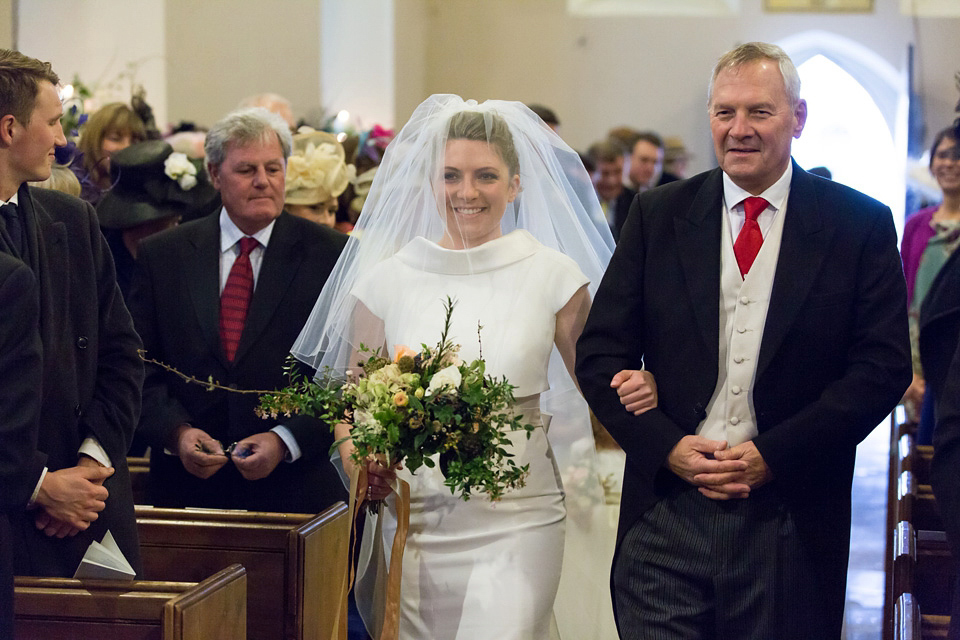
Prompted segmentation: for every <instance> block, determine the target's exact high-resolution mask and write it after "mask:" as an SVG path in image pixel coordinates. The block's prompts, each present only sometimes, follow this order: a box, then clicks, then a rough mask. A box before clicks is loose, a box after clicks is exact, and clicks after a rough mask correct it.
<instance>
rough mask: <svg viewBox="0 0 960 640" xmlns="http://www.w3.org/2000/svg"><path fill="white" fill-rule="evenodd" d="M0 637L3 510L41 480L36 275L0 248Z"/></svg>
mask: <svg viewBox="0 0 960 640" xmlns="http://www.w3.org/2000/svg"><path fill="white" fill-rule="evenodd" d="M0 309H3V312H2V314H0V437H2V440H0V638H12V637H13V569H12V567H11V563H12V548H13V542H12V540H11V539H10V520H9V517H8V515H7V514H8V512H11V511H14V512H16V511H23V509H25V508H26V506H27V501H28V500H29V499H30V495H31V494H32V493H33V490H34V487H36V486H37V483H38V482H39V481H40V475H41V473H42V471H43V464H42V463H38V462H37V461H36V460H35V458H34V451H36V448H37V424H38V423H37V420H38V418H39V416H40V374H41V368H40V334H39V333H38V331H37V329H38V327H39V309H38V307H37V291H36V279H35V278H34V277H33V273H32V272H31V271H30V268H29V267H28V266H27V265H25V264H23V263H22V262H20V261H19V260H17V259H16V258H14V257H13V256H9V255H7V254H6V253H2V252H0Z"/></svg>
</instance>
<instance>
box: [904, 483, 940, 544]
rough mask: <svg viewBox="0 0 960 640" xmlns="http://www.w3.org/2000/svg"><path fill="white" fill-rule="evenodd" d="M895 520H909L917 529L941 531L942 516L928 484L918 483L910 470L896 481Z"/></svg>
mask: <svg viewBox="0 0 960 640" xmlns="http://www.w3.org/2000/svg"><path fill="white" fill-rule="evenodd" d="M896 513H897V522H903V521H906V522H909V523H910V524H911V525H912V526H913V528H914V529H916V530H918V531H943V530H944V525H943V518H942V517H941V516H940V508H939V507H938V506H937V500H936V498H935V497H934V495H933V489H932V488H931V486H930V485H929V484H919V483H918V482H917V481H916V478H915V476H914V474H913V472H912V471H904V472H903V473H901V474H900V480H899V482H898V483H897V510H896Z"/></svg>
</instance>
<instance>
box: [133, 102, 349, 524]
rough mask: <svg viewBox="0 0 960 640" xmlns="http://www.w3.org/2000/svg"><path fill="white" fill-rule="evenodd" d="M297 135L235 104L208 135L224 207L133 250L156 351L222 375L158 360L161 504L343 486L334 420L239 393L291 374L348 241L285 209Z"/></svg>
mask: <svg viewBox="0 0 960 640" xmlns="http://www.w3.org/2000/svg"><path fill="white" fill-rule="evenodd" d="M292 146H293V140H292V138H291V135H290V131H289V129H288V128H287V125H286V123H285V122H284V121H283V119H282V118H280V117H279V116H277V115H276V114H272V113H270V112H269V111H267V110H266V109H260V108H253V109H241V110H238V111H235V112H233V113H231V114H229V115H228V116H226V117H225V118H224V119H223V120H221V121H220V122H219V123H217V124H215V125H214V126H213V127H212V128H211V129H210V132H209V133H208V134H207V141H206V147H205V151H206V158H207V171H208V173H209V174H210V178H211V181H212V183H213V186H214V187H215V188H216V189H217V190H218V191H219V192H220V196H221V200H222V202H223V207H222V209H221V210H220V213H219V214H218V215H209V216H206V217H204V218H200V219H199V220H195V221H193V222H189V223H185V224H181V225H179V226H177V227H174V228H173V229H168V230H166V231H163V232H161V233H158V234H155V235H153V236H151V237H149V238H147V239H146V240H144V241H143V242H142V243H141V245H140V249H139V251H138V252H137V263H138V268H137V273H136V276H135V278H134V285H133V291H132V293H131V296H130V300H129V303H130V308H131V311H132V314H133V317H134V321H135V323H136V327H137V330H138V331H139V332H140V335H141V336H142V338H143V341H144V348H145V349H146V354H147V357H148V358H151V359H154V360H156V361H159V362H162V363H165V364H166V365H169V366H172V367H174V368H176V369H177V370H178V371H180V372H182V373H184V374H187V375H190V376H194V377H195V378H197V379H199V380H202V381H208V380H215V381H217V382H219V383H220V384H222V385H223V386H224V387H226V388H217V389H214V390H208V389H207V387H206V386H205V385H196V384H188V383H186V382H184V381H183V380H182V379H181V378H179V377H178V376H176V375H175V374H174V373H172V372H170V371H168V370H166V369H164V368H161V367H160V366H156V365H148V373H147V379H146V381H145V382H144V408H143V412H142V414H141V417H140V424H139V429H140V430H141V432H142V433H143V435H144V437H145V438H146V440H147V441H148V442H149V444H150V446H151V459H150V483H149V489H150V493H151V499H152V501H153V503H154V504H155V505H157V506H168V507H213V508H229V509H249V510H259V511H288V512H299V513H317V512H319V511H321V510H323V509H325V508H326V507H328V506H330V505H331V504H332V503H334V502H336V501H337V500H341V499H344V498H345V497H346V492H345V490H344V488H343V486H342V484H341V483H340V480H339V478H338V476H337V473H336V470H335V469H334V467H333V465H331V464H330V463H329V461H328V456H329V448H330V445H331V444H332V442H333V438H332V435H331V434H330V431H329V429H328V428H327V427H326V426H324V425H323V424H322V423H321V422H320V421H318V420H316V419H314V418H311V417H308V416H302V415H295V416H292V417H287V416H278V417H273V418H269V419H261V418H260V417H258V416H257V415H256V413H255V411H254V410H255V408H256V406H257V394H256V393H238V392H239V391H243V390H272V389H278V388H281V387H283V386H285V385H286V384H287V382H288V379H287V374H286V372H285V370H284V364H285V362H286V358H287V354H288V353H289V352H290V347H291V345H292V344H293V341H294V340H295V339H296V337H297V335H298V334H299V333H300V329H301V327H302V326H303V324H304V322H305V321H306V319H307V316H308V315H309V314H310V311H311V309H312V308H313V304H314V302H315V301H316V299H317V296H318V295H319V293H320V290H321V288H322V287H323V284H324V282H325V281H326V278H327V276H328V274H329V273H330V270H331V269H332V268H333V265H334V263H335V262H336V261H337V257H338V256H339V255H340V251H341V249H342V248H343V246H344V244H345V242H346V236H344V235H342V234H340V233H337V232H336V231H333V230H332V229H328V228H326V227H322V226H320V225H317V224H314V223H312V222H309V221H307V220H303V219H302V218H297V217H296V216H292V215H290V214H288V213H284V212H283V202H284V200H283V199H284V175H285V172H286V168H287V158H288V157H289V155H290V151H291V148H292ZM307 373H308V374H309V373H311V372H307ZM234 390H236V391H237V392H234ZM234 443H235V444H234ZM230 445H233V446H230Z"/></svg>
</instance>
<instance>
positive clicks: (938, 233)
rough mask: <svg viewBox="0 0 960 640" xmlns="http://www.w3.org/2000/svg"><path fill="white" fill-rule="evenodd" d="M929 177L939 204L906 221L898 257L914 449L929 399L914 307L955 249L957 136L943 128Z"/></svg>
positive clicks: (958, 226) (928, 419) (959, 228)
mask: <svg viewBox="0 0 960 640" xmlns="http://www.w3.org/2000/svg"><path fill="white" fill-rule="evenodd" d="M930 172H931V173H932V174H933V177H934V178H935V179H936V181H937V184H938V185H940V189H941V190H942V191H943V202H941V203H940V204H938V205H934V206H932V207H927V208H926V209H921V210H920V211H917V212H916V213H914V214H913V215H912V216H910V217H909V218H908V219H907V224H906V226H905V227H904V230H903V242H902V244H901V249H900V255H901V257H902V259H903V273H904V277H905V278H906V280H907V304H908V305H909V308H910V343H911V346H912V351H913V382H912V383H911V384H910V387H909V388H908V389H907V392H906V393H905V394H904V396H903V402H904V404H905V405H906V407H907V411H908V412H909V413H910V414H911V415H912V416H913V417H914V418H916V419H919V422H920V427H919V430H918V433H917V442H918V443H919V444H930V443H931V441H932V438H933V424H934V420H933V398H932V396H931V395H930V394H929V393H927V392H926V381H925V379H924V374H923V367H922V365H921V362H920V350H919V342H918V341H919V318H920V307H921V305H922V304H923V301H924V298H925V297H926V295H927V292H928V291H929V290H930V287H931V285H932V284H933V281H934V279H935V278H936V277H937V274H938V273H939V272H940V270H941V269H942V268H943V265H944V263H945V262H946V261H947V258H949V257H950V254H952V253H953V251H954V249H956V248H957V245H958V244H960V147H958V139H957V132H956V130H955V129H954V128H953V127H948V128H946V129H944V130H942V131H940V132H939V133H937V135H936V136H935V137H934V139H933V146H932V147H931V148H930Z"/></svg>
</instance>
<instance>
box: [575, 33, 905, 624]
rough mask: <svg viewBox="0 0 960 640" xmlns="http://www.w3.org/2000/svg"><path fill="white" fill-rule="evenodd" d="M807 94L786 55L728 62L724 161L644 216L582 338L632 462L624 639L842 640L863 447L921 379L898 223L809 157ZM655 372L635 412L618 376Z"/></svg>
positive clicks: (586, 360)
mask: <svg viewBox="0 0 960 640" xmlns="http://www.w3.org/2000/svg"><path fill="white" fill-rule="evenodd" d="M799 89H800V81H799V77H798V76H797V73H796V69H795V68H794V66H793V64H792V62H791V61H790V59H789V58H788V57H787V56H786V54H784V53H783V51H782V50H780V49H779V48H778V47H775V46H771V45H766V44H763V43H749V44H746V45H742V46H740V47H738V48H737V49H735V50H733V51H731V52H730V53H728V54H726V55H725V56H723V57H722V58H721V59H720V61H719V62H718V64H717V66H716V68H715V69H714V74H713V80H712V83H711V95H710V98H709V100H708V110H709V117H710V125H711V132H712V135H713V140H714V146H715V151H716V154H717V160H718V163H719V165H720V168H718V169H715V170H713V171H710V172H707V173H704V174H701V175H699V176H696V177H694V178H691V179H689V180H685V181H681V182H676V183H673V184H669V185H665V186H663V187H660V188H658V189H654V190H651V191H649V192H646V193H644V194H641V196H640V197H639V198H638V199H637V200H636V201H635V202H634V205H633V209H632V211H631V213H630V216H629V217H628V219H627V223H626V225H625V226H624V228H623V234H622V235H621V237H620V244H619V245H618V247H617V250H616V252H615V253H614V256H613V259H612V260H611V263H610V267H609V269H608V270H607V273H606V275H605V276H604V279H603V282H602V284H601V285H600V288H599V291H598V293H597V296H596V299H595V301H594V305H593V309H592V311H591V314H590V317H589V319H588V321H587V325H586V328H585V329H584V332H583V335H582V337H581V339H580V342H579V345H578V350H577V375H578V378H579V380H580V384H581V387H582V388H583V391H584V394H585V395H586V397H587V399H588V400H589V402H590V404H591V406H592V408H593V410H594V412H595V413H596V414H597V417H598V418H599V419H600V421H601V422H602V423H603V424H604V425H605V426H606V427H607V429H608V430H609V431H610V432H611V434H613V436H614V438H616V440H617V441H618V442H619V443H620V444H621V445H622V446H623V448H624V449H625V450H626V452H627V464H626V472H625V478H624V487H623V499H622V502H621V517H620V531H619V540H618V547H617V553H616V557H615V560H614V568H613V576H612V582H613V588H614V603H615V605H614V606H615V609H616V615H617V622H618V628H619V630H620V634H621V637H623V638H624V639H628V640H629V639H633V638H671V639H673V638H677V639H679V638H684V639H689V638H724V639H733V638H798V639H800V638H802V639H804V640H810V639H811V638H831V639H835V638H837V637H839V635H840V627H841V622H842V613H843V602H844V587H845V582H846V566H847V555H848V544H849V527H850V485H851V479H852V474H853V463H854V456H855V451H856V445H857V443H858V442H860V440H862V439H863V438H864V437H865V436H866V435H867V434H868V433H869V432H870V431H871V430H872V429H873V428H874V427H875V426H876V425H877V424H878V423H879V422H880V421H881V420H882V419H883V417H884V416H885V415H886V414H887V413H888V412H889V411H890V410H891V409H892V408H893V407H894V405H896V403H897V401H898V400H899V398H900V396H901V394H902V393H903V390H904V389H905V388H906V387H907V385H908V383H909V382H910V377H911V375H910V357H909V346H908V339H907V322H906V313H905V308H906V307H905V305H904V302H905V295H906V294H905V286H904V282H903V275H902V271H901V267H900V261H899V258H898V255H897V247H896V240H897V238H896V231H895V228H894V224H893V220H892V218H891V214H890V210H889V209H888V208H887V207H885V206H884V205H882V204H880V203H878V202H876V201H874V200H872V199H870V198H868V197H866V196H864V195H862V194H860V193H858V192H856V191H853V190H851V189H848V188H846V187H843V186H842V185H839V184H836V183H833V182H829V181H827V180H822V179H820V178H817V177H814V176H811V175H809V174H807V173H806V172H804V171H803V170H802V169H800V168H799V167H798V166H797V165H796V164H795V163H793V162H792V161H791V159H790V146H791V139H792V138H793V137H799V135H800V133H801V131H802V129H803V125H804V121H805V119H806V104H805V103H804V101H802V100H800V99H799ZM641 365H644V366H645V367H646V368H647V369H648V370H649V371H650V372H651V373H653V375H654V376H655V377H656V380H657V388H658V393H659V407H658V408H656V409H653V410H650V411H648V412H646V413H643V414H641V415H634V413H632V409H633V405H632V401H633V394H634V393H635V388H636V380H637V377H636V375H635V374H634V375H631V374H629V373H624V374H620V375H616V374H617V373H618V372H619V371H621V370H622V369H639V368H640V366H641ZM624 405H625V406H626V409H627V410H625V406H624Z"/></svg>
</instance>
